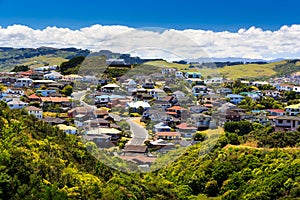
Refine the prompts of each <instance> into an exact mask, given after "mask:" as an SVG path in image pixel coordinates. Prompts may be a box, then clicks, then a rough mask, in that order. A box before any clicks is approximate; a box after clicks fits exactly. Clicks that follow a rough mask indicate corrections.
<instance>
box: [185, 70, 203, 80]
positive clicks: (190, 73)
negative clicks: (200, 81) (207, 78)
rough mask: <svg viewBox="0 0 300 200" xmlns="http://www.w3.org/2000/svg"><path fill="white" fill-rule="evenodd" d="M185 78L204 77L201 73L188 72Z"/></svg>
mask: <svg viewBox="0 0 300 200" xmlns="http://www.w3.org/2000/svg"><path fill="white" fill-rule="evenodd" d="M185 77H186V78H187V79H188V78H201V77H202V75H201V73H199V72H186V73H185Z"/></svg>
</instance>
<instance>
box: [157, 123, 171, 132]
mask: <svg viewBox="0 0 300 200" xmlns="http://www.w3.org/2000/svg"><path fill="white" fill-rule="evenodd" d="M153 131H154V132H170V131H171V127H170V126H168V124H166V123H164V122H160V123H158V124H155V125H154V128H153Z"/></svg>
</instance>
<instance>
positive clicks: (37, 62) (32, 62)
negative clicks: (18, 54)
mask: <svg viewBox="0 0 300 200" xmlns="http://www.w3.org/2000/svg"><path fill="white" fill-rule="evenodd" d="M65 61H67V59H64V58H62V57H55V56H38V57H33V58H28V59H23V60H20V63H21V64H20V65H28V66H29V67H30V68H36V67H42V66H45V64H46V63H48V64H49V65H60V64H61V63H62V62H65Z"/></svg>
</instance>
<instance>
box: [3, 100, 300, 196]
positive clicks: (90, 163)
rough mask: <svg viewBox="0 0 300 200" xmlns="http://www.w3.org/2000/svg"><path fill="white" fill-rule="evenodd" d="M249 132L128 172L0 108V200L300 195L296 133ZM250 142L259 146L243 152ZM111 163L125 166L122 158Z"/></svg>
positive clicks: (28, 118) (73, 140)
mask: <svg viewBox="0 0 300 200" xmlns="http://www.w3.org/2000/svg"><path fill="white" fill-rule="evenodd" d="M251 130H252V132H250V133H247V134H246V135H237V134H240V133H239V132H237V133H226V134H222V136H221V137H220V138H219V140H218V142H217V144H216V146H215V147H214V148H213V149H212V151H210V152H205V151H203V149H205V146H203V144H201V143H199V144H196V145H194V146H192V147H189V148H188V149H187V150H186V152H185V153H184V154H183V155H182V156H181V157H180V158H178V160H177V161H175V162H173V163H171V164H169V165H168V166H165V167H163V168H162V169H159V170H158V171H155V172H152V173H145V174H130V173H128V174H127V173H122V172H119V171H116V170H113V169H111V168H109V167H107V166H105V165H104V164H103V163H102V162H101V160H97V159H96V158H95V157H94V156H92V155H91V154H90V153H89V152H94V154H95V155H97V154H98V153H97V152H98V151H97V150H96V149H95V145H93V144H92V143H87V144H83V143H82V141H81V140H80V139H79V138H78V137H76V136H74V135H67V134H65V133H63V132H62V131H60V130H59V129H58V128H54V127H52V126H50V125H48V124H46V123H44V122H42V121H37V120H36V119H35V118H34V117H33V116H29V115H27V113H26V112H25V111H24V110H21V111H19V110H13V111H11V110H10V109H9V108H8V107H7V105H6V104H5V103H3V102H0V199H67V198H68V199H151V200H153V199H157V200H163V199H166V200H167V199H245V200H246V199H247V200H249V199H250V200H251V199H270V200H271V199H295V198H296V197H299V196H300V150H299V145H300V133H299V132H285V133H272V129H270V128H269V127H267V128H261V127H258V126H256V128H255V127H253V128H251ZM243 134H245V133H244V132H243ZM278 138H285V139H284V140H279V139H278ZM251 141H252V143H255V142H254V141H256V142H257V145H258V146H257V147H253V146H252V147H247V146H245V145H246V144H249V142H251ZM243 142H244V143H243ZM242 143H243V145H242ZM268 146H271V147H272V149H270V148H268ZM288 146H290V147H288ZM279 147H280V148H279ZM297 147H298V148H297ZM88 149H89V151H88ZM170 155H172V152H171V153H170V154H167V155H166V157H169V156H170ZM111 159H113V160H112V162H113V163H114V164H115V165H118V166H124V167H126V165H125V164H124V163H123V162H122V161H121V160H120V159H114V158H111Z"/></svg>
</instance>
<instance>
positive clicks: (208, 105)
mask: <svg viewBox="0 0 300 200" xmlns="http://www.w3.org/2000/svg"><path fill="white" fill-rule="evenodd" d="M203 106H205V107H207V108H212V107H213V105H212V104H210V103H206V104H204V105H203Z"/></svg>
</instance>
